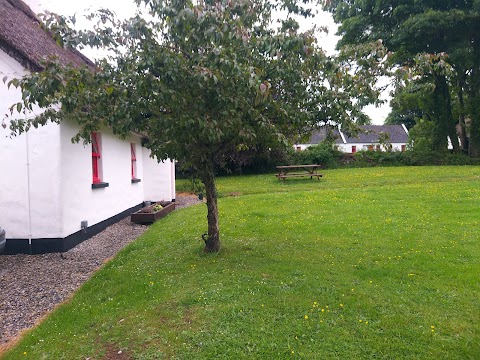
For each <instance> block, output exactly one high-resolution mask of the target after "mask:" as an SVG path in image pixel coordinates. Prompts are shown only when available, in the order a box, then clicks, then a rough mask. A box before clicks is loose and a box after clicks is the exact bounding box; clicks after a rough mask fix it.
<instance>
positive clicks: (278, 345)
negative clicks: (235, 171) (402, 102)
mask: <svg viewBox="0 0 480 360" xmlns="http://www.w3.org/2000/svg"><path fill="white" fill-rule="evenodd" d="M479 185H480V167H423V168H411V167H410V168H369V169H351V170H328V171H325V176H324V178H323V179H322V180H320V181H316V180H310V179H308V180H305V179H289V180H287V181H286V182H285V183H284V182H282V181H278V180H277V179H276V178H275V177H274V176H273V175H265V176H248V177H229V178H221V179H219V180H218V189H219V194H220V196H221V198H220V201H219V205H220V212H221V231H222V241H223V249H222V251H221V252H220V253H219V254H215V255H206V254H204V253H203V252H202V248H203V246H202V242H201V240H200V234H202V233H203V232H205V230H206V219H205V215H206V207H205V206H204V205H197V206H194V207H191V208H187V209H182V210H178V211H175V212H174V213H172V214H170V215H169V216H168V217H166V218H165V219H162V220H161V221H160V222H158V223H156V224H155V225H153V226H152V227H151V228H150V229H149V231H148V232H147V233H145V234H144V235H143V236H142V237H141V238H140V239H138V240H137V241H136V242H134V243H132V244H131V245H130V246H128V247H127V248H126V249H124V250H123V251H122V252H121V253H120V254H119V255H118V256H117V257H116V258H115V259H114V260H113V261H111V262H110V263H108V264H107V265H106V266H105V267H104V268H103V269H102V270H100V271H99V272H98V273H97V274H96V275H95V276H94V277H93V278H92V279H91V280H90V281H89V282H88V283H87V284H85V286H84V287H82V289H81V290H80V291H78V293H77V294H76V295H75V297H74V298H73V299H72V300H71V301H70V302H68V303H67V304H65V305H63V306H62V307H61V308H59V309H58V310H57V311H55V312H54V313H53V314H52V315H51V316H49V317H48V319H47V320H46V321H45V322H44V323H43V324H41V325H40V326H39V327H37V328H36V329H34V330H33V331H31V332H29V333H28V334H26V336H25V337H24V339H23V341H21V342H20V343H19V344H18V346H17V347H15V348H14V349H12V350H11V351H10V352H9V353H7V354H6V355H5V356H4V357H3V358H2V359H27V358H32V359H87V358H89V359H114V358H118V359H163V358H164V359H290V358H293V359H372V358H384V359H438V358H441V359H476V358H478V356H479V354H480V315H479V309H480V282H479V278H480V277H479V276H480V261H479V259H480V246H479V237H480V236H479V235H480V230H479V226H478V222H479V218H480V207H479V205H478V202H479V198H480V196H479V195H480V186H479Z"/></svg>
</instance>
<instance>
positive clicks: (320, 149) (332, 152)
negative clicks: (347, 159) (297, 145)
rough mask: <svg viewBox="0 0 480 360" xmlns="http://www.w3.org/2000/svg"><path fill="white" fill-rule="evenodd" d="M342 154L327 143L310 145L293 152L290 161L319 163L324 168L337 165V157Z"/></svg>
mask: <svg viewBox="0 0 480 360" xmlns="http://www.w3.org/2000/svg"><path fill="white" fill-rule="evenodd" d="M342 155H343V154H342V153H341V152H340V151H339V150H338V149H336V148H335V147H333V146H332V145H330V144H328V143H320V144H319V145H314V146H310V147H308V148H307V149H305V150H303V151H297V152H295V153H294V154H293V158H292V162H293V163H295V164H319V165H323V166H324V167H325V168H330V169H334V168H337V167H338V163H339V159H340V158H341V156H342Z"/></svg>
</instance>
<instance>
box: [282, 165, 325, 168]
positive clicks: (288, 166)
mask: <svg viewBox="0 0 480 360" xmlns="http://www.w3.org/2000/svg"><path fill="white" fill-rule="evenodd" d="M320 166H321V165H318V164H310V165H283V166H277V169H297V168H318V167H320Z"/></svg>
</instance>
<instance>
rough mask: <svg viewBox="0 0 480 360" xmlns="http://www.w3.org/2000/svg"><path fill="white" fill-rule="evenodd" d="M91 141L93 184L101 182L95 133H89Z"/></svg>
mask: <svg viewBox="0 0 480 360" xmlns="http://www.w3.org/2000/svg"><path fill="white" fill-rule="evenodd" d="M91 139H92V181H93V183H94V184H98V183H99V182H102V180H101V179H100V172H99V162H100V156H101V154H100V146H99V142H98V134H97V133H95V132H92V133H91Z"/></svg>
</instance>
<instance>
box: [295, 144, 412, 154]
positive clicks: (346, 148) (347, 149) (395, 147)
mask: <svg viewBox="0 0 480 360" xmlns="http://www.w3.org/2000/svg"><path fill="white" fill-rule="evenodd" d="M314 145H317V144H295V145H293V148H294V149H295V150H297V149H298V148H300V150H301V151H303V150H305V149H307V148H309V147H310V146H314ZM369 145H373V146H374V147H375V149H376V147H377V145H380V144H378V143H373V144H372V143H368V144H367V143H356V144H335V146H336V147H337V148H338V150H340V151H341V152H344V153H351V152H352V146H355V147H356V151H362V150H368V146H369ZM391 145H392V151H402V145H406V144H404V143H391ZM381 149H382V151H385V148H384V147H383V146H382V147H381Z"/></svg>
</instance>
